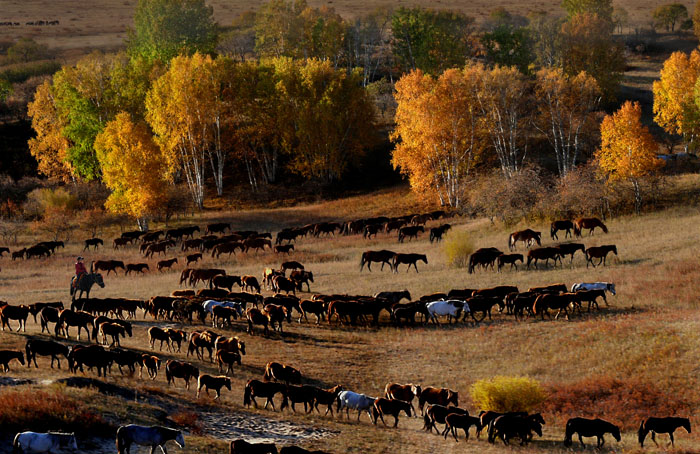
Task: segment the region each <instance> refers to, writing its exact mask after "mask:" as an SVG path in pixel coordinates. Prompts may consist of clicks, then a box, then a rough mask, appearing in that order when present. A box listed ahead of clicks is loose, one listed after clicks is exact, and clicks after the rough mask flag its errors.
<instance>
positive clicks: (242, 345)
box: [238, 340, 245, 355]
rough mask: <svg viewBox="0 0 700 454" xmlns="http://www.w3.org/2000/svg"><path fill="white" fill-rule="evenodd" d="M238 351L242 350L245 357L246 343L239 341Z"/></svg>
mask: <svg viewBox="0 0 700 454" xmlns="http://www.w3.org/2000/svg"><path fill="white" fill-rule="evenodd" d="M238 350H240V352H241V355H245V342H243V341H242V340H239V341H238Z"/></svg>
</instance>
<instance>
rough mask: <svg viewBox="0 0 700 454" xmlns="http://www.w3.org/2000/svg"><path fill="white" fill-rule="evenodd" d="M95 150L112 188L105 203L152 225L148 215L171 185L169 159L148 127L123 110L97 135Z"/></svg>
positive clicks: (113, 209)
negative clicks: (167, 162) (168, 175)
mask: <svg viewBox="0 0 700 454" xmlns="http://www.w3.org/2000/svg"><path fill="white" fill-rule="evenodd" d="M95 151H96V152H97V158H98V160H99V161H100V165H101V166H102V172H103V179H104V182H105V184H106V185H107V187H108V188H110V189H111V190H112V194H111V195H110V196H109V198H108V199H107V202H106V203H105V207H106V208H107V209H108V210H109V211H111V212H113V213H121V214H126V215H128V216H130V217H132V218H134V219H136V221H137V223H138V225H139V228H141V229H142V230H146V229H148V219H149V218H150V217H152V216H153V215H154V214H155V213H156V212H157V211H158V208H159V207H160V206H161V205H162V204H163V202H164V199H165V197H166V193H167V188H168V178H167V165H166V160H165V158H164V156H163V153H162V152H161V150H160V149H159V147H158V146H157V145H156V144H155V142H154V141H153V137H152V135H151V132H150V131H149V129H148V127H147V126H146V125H145V124H139V123H134V122H133V121H132V120H131V117H130V116H129V114H127V113H125V112H121V113H119V114H117V116H116V117H115V119H114V120H112V121H110V122H109V123H107V124H106V125H105V128H104V130H103V131H102V132H101V133H100V134H99V135H98V136H97V138H96V139H95Z"/></svg>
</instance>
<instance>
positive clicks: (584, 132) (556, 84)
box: [535, 68, 600, 177]
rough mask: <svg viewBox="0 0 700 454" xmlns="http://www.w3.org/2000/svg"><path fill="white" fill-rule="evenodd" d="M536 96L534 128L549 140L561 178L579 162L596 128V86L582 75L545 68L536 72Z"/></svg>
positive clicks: (597, 103) (597, 91)
mask: <svg viewBox="0 0 700 454" xmlns="http://www.w3.org/2000/svg"><path fill="white" fill-rule="evenodd" d="M535 97H536V99H538V100H539V102H538V107H539V116H538V121H536V122H535V125H536V127H537V129H538V130H539V131H540V132H542V133H543V134H544V135H545V136H546V137H547V139H548V140H549V143H550V145H551V146H552V149H553V150H554V155H555V156H556V158H557V168H558V170H559V175H560V176H562V177H563V176H565V175H566V174H567V173H569V172H570V171H571V170H572V169H573V168H574V167H575V166H576V164H577V163H578V162H579V161H580V158H581V153H582V151H583V149H584V147H585V145H586V141H587V139H588V138H589V137H590V135H591V134H592V130H593V128H594V127H595V126H596V124H595V111H596V110H597V108H598V106H599V104H600V90H599V89H598V84H597V83H596V81H595V79H593V78H592V77H591V76H589V75H588V74H586V73H585V72H581V73H579V74H577V75H576V76H567V75H566V74H565V73H564V71H563V70H562V69H561V68H545V69H542V70H540V71H539V72H538V73H537V79H536V83H535Z"/></svg>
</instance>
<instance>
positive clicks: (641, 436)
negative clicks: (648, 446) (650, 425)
mask: <svg viewBox="0 0 700 454" xmlns="http://www.w3.org/2000/svg"><path fill="white" fill-rule="evenodd" d="M648 433H649V431H648V430H647V429H646V428H645V427H644V421H642V423H641V424H640V425H639V430H637V440H639V445H640V446H641V447H642V448H643V447H644V440H645V439H646V437H647V434H648Z"/></svg>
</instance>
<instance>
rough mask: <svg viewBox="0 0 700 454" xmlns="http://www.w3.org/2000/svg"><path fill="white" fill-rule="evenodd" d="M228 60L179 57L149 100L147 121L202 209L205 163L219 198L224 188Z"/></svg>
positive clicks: (153, 87) (157, 84) (154, 85)
mask: <svg viewBox="0 0 700 454" xmlns="http://www.w3.org/2000/svg"><path fill="white" fill-rule="evenodd" d="M229 63H230V60H228V59H225V58H219V59H217V60H214V59H212V58H211V57H210V56H208V55H207V56H205V55H202V54H199V53H195V54H194V55H192V56H179V57H175V58H173V59H172V60H171V62H170V68H169V69H168V71H167V72H166V73H165V74H163V75H162V76H161V77H160V78H158V80H156V81H155V82H154V84H153V86H152V88H151V90H150V91H149V92H148V94H147V95H146V120H147V121H148V123H149V125H150V126H151V128H153V131H154V132H155V134H156V142H157V143H158V145H160V147H161V148H162V150H163V151H164V153H165V157H166V160H167V162H168V166H169V168H170V170H171V172H175V171H177V170H182V171H183V173H184V175H185V178H186V180H187V185H188V187H189V189H190V193H191V194H192V198H193V200H194V202H195V204H196V205H197V207H199V208H201V207H202V206H203V204H204V170H205V168H206V166H207V161H209V163H210V164H211V167H212V171H213V173H214V182H215V184H216V189H217V192H218V193H219V194H221V192H222V188H223V167H224V163H225V157H226V154H225V152H224V147H223V139H224V137H226V136H225V134H224V133H223V128H224V127H225V126H226V123H227V119H228V117H227V115H226V111H225V109H226V105H225V102H224V100H223V99H222V90H221V88H222V77H223V76H224V75H225V72H226V69H225V67H226V66H227V65H228V64H229Z"/></svg>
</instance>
